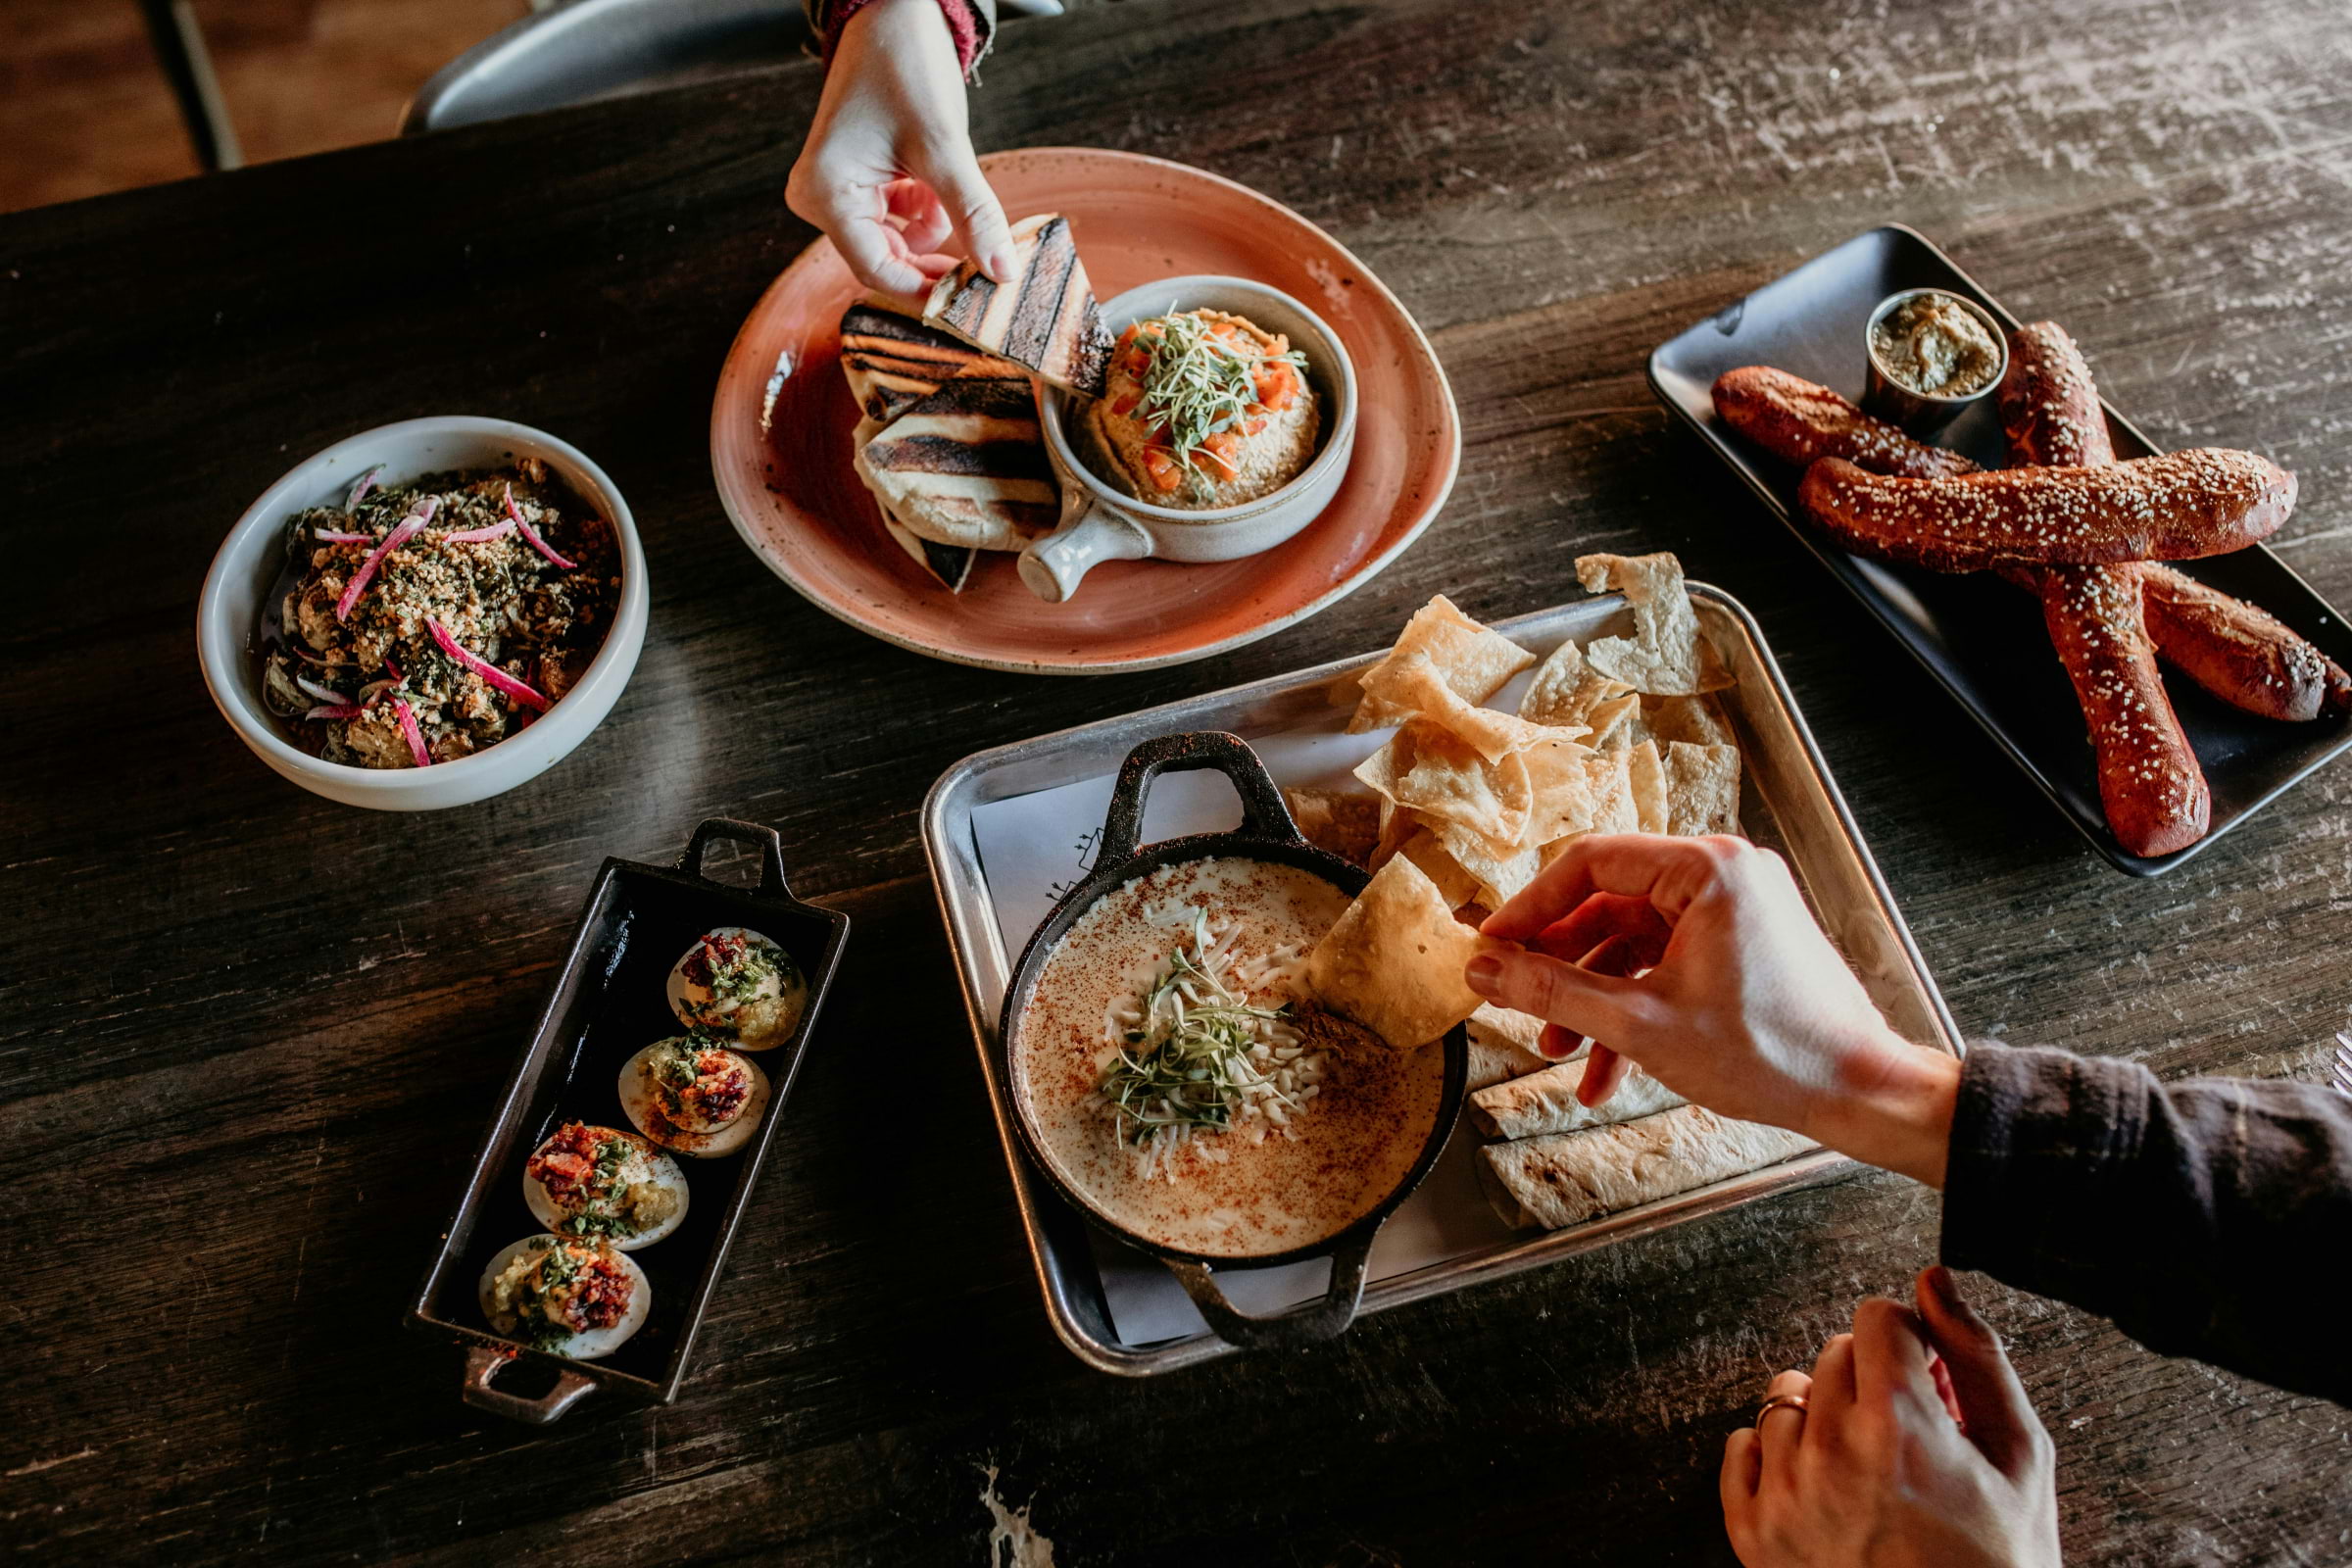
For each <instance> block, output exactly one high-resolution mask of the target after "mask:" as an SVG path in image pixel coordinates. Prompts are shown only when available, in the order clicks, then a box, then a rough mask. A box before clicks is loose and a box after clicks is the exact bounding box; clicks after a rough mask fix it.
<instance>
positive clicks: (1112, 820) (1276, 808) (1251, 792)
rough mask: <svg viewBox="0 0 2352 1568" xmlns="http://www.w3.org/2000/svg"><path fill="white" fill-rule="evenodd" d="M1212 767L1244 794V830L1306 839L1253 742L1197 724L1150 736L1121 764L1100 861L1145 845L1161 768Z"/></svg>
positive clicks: (1097, 860) (1099, 850)
mask: <svg viewBox="0 0 2352 1568" xmlns="http://www.w3.org/2000/svg"><path fill="white" fill-rule="evenodd" d="M1204 767H1205V768H1209V769H1212V770H1214V771H1216V772H1219V773H1222V774H1224V775H1225V776H1226V777H1227V778H1229V779H1231V780H1232V781H1233V788H1234V791H1235V793H1236V794H1238V795H1240V796H1241V798H1242V831H1243V832H1245V833H1249V834H1251V835H1253V836H1254V837H1257V838H1261V839H1279V840H1282V841H1283V842H1285V843H1290V844H1304V843H1305V842H1306V841H1305V840H1304V839H1303V838H1300V837H1299V828H1298V824H1296V823H1294V822H1293V821H1292V820H1291V809H1290V808H1289V807H1287V806H1285V805H1284V804H1283V802H1282V791H1281V790H1280V789H1278V788H1277V787H1276V786H1275V783H1274V775H1273V774H1271V773H1268V772H1267V771H1266V764H1265V763H1263V762H1261V761H1259V760H1257V754H1256V753H1255V752H1253V751H1251V750H1250V743H1249V742H1248V741H1245V740H1243V739H1242V738H1241V737H1240V736H1239V735H1229V734H1227V733H1226V732H1225V731H1223V730H1217V729H1211V730H1198V731H1195V732H1194V733H1192V734H1189V735H1162V736H1161V737H1160V738H1159V739H1157V740H1152V741H1146V742H1144V744H1143V745H1141V746H1138V747H1137V748H1136V749H1135V750H1134V751H1132V752H1129V753H1128V754H1127V760H1126V761H1124V762H1122V763H1120V764H1119V782H1118V783H1117V784H1116V785H1115V786H1114V787H1113V788H1112V789H1111V792H1110V811H1109V814H1108V815H1106V816H1104V817H1103V836H1102V838H1101V840H1100V841H1099V842H1098V843H1097V845H1096V847H1095V864H1097V865H1110V864H1112V863H1114V862H1115V861H1119V860H1124V859H1126V858H1128V857H1129V856H1131V855H1133V854H1135V852H1136V851H1137V850H1138V849H1140V848H1141V847H1142V844H1143V836H1144V802H1145V800H1146V798H1147V797H1148V796H1149V795H1150V794H1151V790H1152V780H1153V779H1155V778H1157V777H1159V775H1160V774H1162V773H1190V772H1194V771H1196V770H1198V769H1201V768H1204Z"/></svg>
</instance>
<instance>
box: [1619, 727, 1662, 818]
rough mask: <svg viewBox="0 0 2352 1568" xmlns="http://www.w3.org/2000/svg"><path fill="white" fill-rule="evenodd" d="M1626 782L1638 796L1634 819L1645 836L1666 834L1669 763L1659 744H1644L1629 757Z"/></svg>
mask: <svg viewBox="0 0 2352 1568" xmlns="http://www.w3.org/2000/svg"><path fill="white" fill-rule="evenodd" d="M1625 781H1626V785H1627V787H1628V789H1629V790H1631V792H1632V794H1633V797H1634V819H1635V821H1637V822H1638V823H1640V824H1641V826H1640V829H1639V831H1641V832H1643V833H1663V832H1665V831H1666V761H1665V759H1663V758H1661V757H1660V756H1659V755H1658V743H1657V742H1656V741H1643V742H1642V744H1641V745H1639V746H1637V747H1635V748H1633V749H1632V750H1631V751H1629V752H1627V753H1626V755H1625Z"/></svg>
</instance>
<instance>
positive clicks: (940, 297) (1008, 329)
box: [923, 213, 1110, 398]
mask: <svg viewBox="0 0 2352 1568" xmlns="http://www.w3.org/2000/svg"><path fill="white" fill-rule="evenodd" d="M1012 248H1013V254H1014V256H1015V257H1016V258H1017V259H1018V265H1017V266H1016V268H1015V269H1014V271H1013V274H1012V276H1010V277H1008V278H1006V279H1005V281H1003V282H1002V283H998V282H992V281H991V280H990V279H989V277H988V276H987V274H986V273H984V272H982V271H981V270H980V268H979V266H978V264H976V263H973V262H965V263H963V264H962V265H961V266H959V267H957V268H956V270H954V271H953V272H950V273H949V274H948V275H947V276H945V277H943V278H941V279H940V280H939V281H938V282H937V283H935V284H933V285H932V287H931V298H930V299H929V300H928V301H927V302H925V304H924V306H923V321H924V323H925V324H926V325H929V326H936V327H939V328H941V329H943V330H945V331H948V332H952V333H954V334H955V335H956V336H957V337H959V338H961V339H963V341H964V342H966V343H969V344H972V345H973V346H975V347H977V348H981V349H985V350H987V351H988V352H989V353H991V354H995V355H1000V356H1002V357H1003V358H1005V359H1007V360H1010V361H1012V362H1013V363H1014V364H1016V365H1024V366H1027V367H1028V368H1030V369H1032V370H1035V371H1036V372H1037V373H1038V374H1039V375H1041V376H1043V377H1045V378H1046V379H1047V380H1048V381H1051V382H1053V383H1054V385H1055V386H1057V387H1060V388H1062V389H1063V390H1064V391H1069V392H1083V393H1084V394H1086V395H1087V396H1088V397H1090V398H1099V397H1101V396H1102V395H1103V386H1104V384H1105V383H1106V382H1107V380H1108V378H1109V370H1110V334H1109V333H1107V332H1105V331H1103V318H1102V313H1101V312H1100V311H1099V310H1097V309H1096V306H1095V291H1094V287H1093V285H1092V284H1090V283H1088V282H1087V280H1086V264H1085V263H1083V262H1081V261H1079V260H1078V243H1077V241H1076V240H1075V239H1073V238H1072V237H1071V235H1070V224H1069V220H1067V219H1065V218H1063V217H1061V216H1060V215H1059V214H1057V213H1042V214H1040V215H1038V216H1037V217H1034V218H1024V219H1022V220H1021V221H1019V222H1017V223H1015V224H1013V225H1012Z"/></svg>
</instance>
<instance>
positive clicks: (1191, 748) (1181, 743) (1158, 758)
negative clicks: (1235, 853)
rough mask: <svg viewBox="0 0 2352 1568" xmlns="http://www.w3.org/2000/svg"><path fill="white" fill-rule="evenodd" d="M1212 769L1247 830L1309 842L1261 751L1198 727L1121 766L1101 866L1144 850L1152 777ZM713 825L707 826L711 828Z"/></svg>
mask: <svg viewBox="0 0 2352 1568" xmlns="http://www.w3.org/2000/svg"><path fill="white" fill-rule="evenodd" d="M1201 768H1209V769H1211V770H1213V771H1215V772H1219V773H1222V774H1224V775H1225V776H1226V777H1227V778H1228V779H1230V780H1232V781H1233V788H1234V792H1235V793H1236V794H1238V795H1240V796H1241V798H1242V831H1243V832H1245V833H1250V834H1253V835H1255V836H1256V837H1258V838H1261V839H1280V840H1282V841H1284V842H1286V843H1291V844H1303V843H1305V842H1306V841H1305V840H1304V839H1302V838H1300V837H1299V828H1298V825H1297V824H1296V823H1294V822H1293V821H1292V820H1291V809H1290V808H1289V807H1288V806H1285V805H1284V804H1283V801H1282V791H1281V790H1280V789H1278V788H1277V787H1276V786H1275V783H1274V775H1273V774H1271V773H1268V772H1267V771H1266V764H1265V763H1263V762H1261V761H1259V760H1258V758H1257V753H1255V752H1253V751H1251V750H1250V743H1249V742H1248V741H1245V740H1243V739H1242V738H1241V737H1240V736H1239V735H1232V734H1228V733H1226V732H1225V731H1224V730H1221V729H1211V730H1196V731H1194V732H1193V733H1191V734H1189V735H1162V736H1161V737H1159V739H1157V740H1151V741H1146V742H1144V744H1143V745H1141V746H1138V747H1137V748H1136V749H1135V750H1134V751H1132V752H1129V753H1128V754H1127V760H1126V761H1124V762H1122V763H1120V764H1119V781H1118V783H1117V784H1116V785H1115V786H1113V788H1112V789H1111V792H1110V811H1109V813H1108V814H1107V815H1105V816H1104V817H1103V837H1102V839H1101V841H1100V842H1099V843H1098V844H1097V846H1096V848H1095V864H1097V865H1112V864H1115V863H1116V862H1118V861H1120V860H1124V859H1126V858H1129V857H1130V856H1132V855H1134V854H1135V852H1136V851H1137V850H1138V849H1140V848H1142V845H1143V836H1144V803H1145V801H1146V799H1147V798H1148V797H1149V796H1150V794H1151V791H1152V780H1153V779H1155V778H1157V777H1159V775H1160V774H1162V773H1190V772H1196V771H1198V770H1199V769H1201ZM707 825H708V824H706V826H707Z"/></svg>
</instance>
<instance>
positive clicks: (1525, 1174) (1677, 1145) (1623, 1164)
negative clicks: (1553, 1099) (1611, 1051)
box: [1478, 1105, 1814, 1231]
mask: <svg viewBox="0 0 2352 1568" xmlns="http://www.w3.org/2000/svg"><path fill="white" fill-rule="evenodd" d="M1813 1147H1814V1144H1813V1141H1812V1140H1811V1139H1809V1138H1805V1137H1802V1136H1801V1135H1799V1134H1796V1133H1791V1132H1784V1131H1783V1130H1781V1129H1780V1128H1778V1127H1764V1126H1759V1125H1757V1124H1756V1123H1754V1122H1746V1121H1733V1120H1731V1119H1730V1118H1728V1117H1724V1116H1718V1115H1716V1114H1715V1113H1714V1112H1713V1111H1711V1110H1708V1109H1706V1108H1704V1107H1703V1106H1699V1105H1681V1106H1677V1107H1676V1108H1675V1109H1673V1110H1662V1111H1660V1112H1658V1113H1657V1114H1656V1115H1654V1116H1643V1117H1642V1119H1641V1120H1639V1121H1626V1122H1618V1123H1616V1124H1614V1125H1612V1126H1607V1127H1588V1128H1586V1129H1585V1130H1584V1131H1582V1132H1574V1133H1553V1134H1551V1135H1550V1136H1549V1137H1545V1138H1529V1139H1523V1140H1521V1141H1520V1142H1518V1143H1511V1144H1489V1145H1487V1146H1486V1147H1485V1148H1483V1149H1481V1150H1480V1151H1479V1152H1478V1181H1479V1185H1480V1186H1481V1187H1483V1188H1485V1189H1486V1194H1487V1201H1488V1202H1490V1203H1492V1204H1494V1205H1495V1213H1497V1214H1499V1215H1501V1216H1502V1221H1503V1223H1504V1224H1506V1225H1512V1226H1528V1225H1541V1226H1543V1227H1544V1229H1545V1230H1550V1231H1556V1230H1562V1229H1565V1228H1566V1227H1568V1226H1570V1225H1581V1224H1583V1223H1584V1222H1585V1221H1587V1220H1590V1219H1597V1218H1599V1217H1600V1216H1601V1215H1603V1214H1615V1213H1620V1212H1622V1211H1624V1210H1626V1209H1629V1208H1636V1207H1639V1206H1640V1205H1642V1204H1643V1203H1654V1202H1656V1201H1658V1200H1659V1199H1661V1198H1672V1197H1674V1196H1675V1195H1676V1194H1678V1193H1687V1192H1690V1191H1691V1190H1692V1189H1693V1188H1699V1187H1704V1186H1706V1185H1707V1184H1708V1183H1710V1182H1719V1181H1722V1180H1724V1179H1725V1178H1727V1177H1731V1176H1738V1175H1740V1174H1741V1173H1743V1172H1746V1171H1751V1170H1760V1169H1762V1168H1763V1167H1764V1166H1766V1165H1773V1164H1778V1163H1779V1162H1780V1161H1782V1160H1784V1159H1787V1158H1788V1157H1789V1155H1791V1154H1797V1153H1802V1152H1805V1151H1806V1150H1808V1149H1811V1148H1813Z"/></svg>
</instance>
